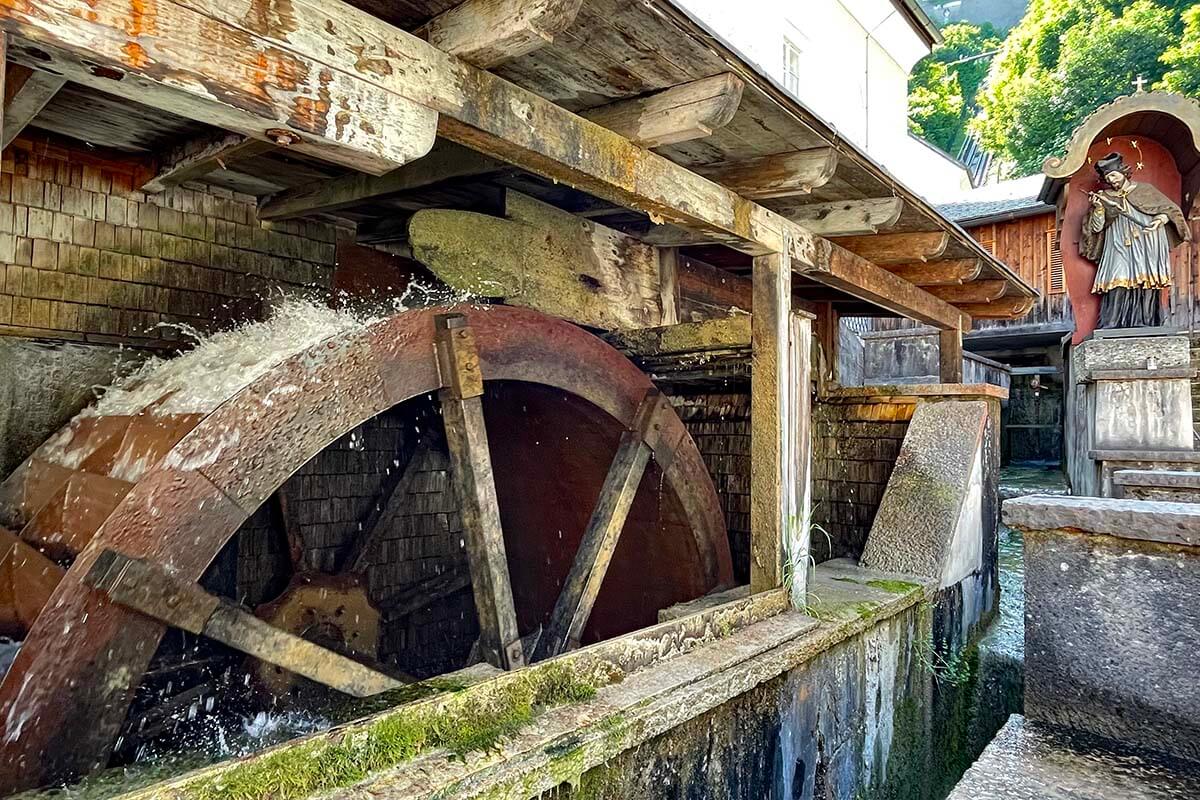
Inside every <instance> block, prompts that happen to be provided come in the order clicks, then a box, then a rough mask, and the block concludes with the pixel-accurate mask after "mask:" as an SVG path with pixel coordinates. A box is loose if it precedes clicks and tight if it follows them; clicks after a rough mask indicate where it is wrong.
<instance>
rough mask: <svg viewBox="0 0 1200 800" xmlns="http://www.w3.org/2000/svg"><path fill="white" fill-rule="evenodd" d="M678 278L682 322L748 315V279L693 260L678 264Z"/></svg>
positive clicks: (749, 305) (749, 290) (749, 295)
mask: <svg viewBox="0 0 1200 800" xmlns="http://www.w3.org/2000/svg"><path fill="white" fill-rule="evenodd" d="M678 279H679V317H680V319H681V320H684V321H688V320H697V319H707V318H715V319H720V318H723V317H728V316H730V315H741V314H749V313H750V310H751V306H752V305H753V303H754V296H753V292H752V289H751V287H750V281H749V280H748V279H746V278H744V277H742V276H741V275H734V274H733V273H732V272H727V271H725V270H723V269H718V268H717V267H713V266H710V265H708V264H704V263H702V262H699V261H695V260H694V259H690V258H688V259H684V260H683V261H681V262H680V265H679V273H678Z"/></svg>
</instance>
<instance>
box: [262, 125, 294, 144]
mask: <svg viewBox="0 0 1200 800" xmlns="http://www.w3.org/2000/svg"><path fill="white" fill-rule="evenodd" d="M267 138H268V139H270V140H271V141H272V142H274V143H275V144H277V145H279V146H280V147H287V146H288V145H292V144H299V142H300V137H299V136H297V135H296V134H294V133H292V132H291V131H288V130H284V129H283V128H272V129H271V130H269V131H267Z"/></svg>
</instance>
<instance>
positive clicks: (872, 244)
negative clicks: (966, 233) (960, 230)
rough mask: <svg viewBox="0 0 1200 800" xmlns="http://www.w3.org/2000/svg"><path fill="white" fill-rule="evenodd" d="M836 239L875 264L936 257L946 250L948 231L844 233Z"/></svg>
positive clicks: (843, 245)
mask: <svg viewBox="0 0 1200 800" xmlns="http://www.w3.org/2000/svg"><path fill="white" fill-rule="evenodd" d="M837 243H838V245H839V246H841V247H844V248H846V249H847V250H849V251H851V252H853V253H858V254H859V255H860V256H862V257H863V258H865V259H867V260H868V261H870V262H872V263H875V264H905V263H911V262H913V261H930V260H932V259H935V258H937V257H938V256H940V255H941V254H942V253H944V252H946V246H947V245H949V244H950V234H948V233H946V232H945V231H930V232H926V231H922V232H920V233H883V234H878V235H876V236H844V237H842V238H839V239H838V240H837Z"/></svg>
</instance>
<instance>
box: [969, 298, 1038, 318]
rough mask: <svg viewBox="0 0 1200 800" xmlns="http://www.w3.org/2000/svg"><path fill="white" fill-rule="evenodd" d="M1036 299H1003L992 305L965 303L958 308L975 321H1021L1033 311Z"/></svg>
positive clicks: (994, 301) (995, 301) (993, 302)
mask: <svg viewBox="0 0 1200 800" xmlns="http://www.w3.org/2000/svg"><path fill="white" fill-rule="evenodd" d="M1035 300H1036V298H1033V297H1001V298H1000V299H999V300H993V301H992V302H990V303H964V304H962V305H960V306H959V307H958V308H959V310H961V311H962V312H963V313H964V314H969V315H970V316H972V317H974V318H975V319H1020V318H1021V317H1023V316H1025V315H1026V314H1028V313H1029V312H1030V311H1031V310H1032V309H1033V304H1034V302H1035Z"/></svg>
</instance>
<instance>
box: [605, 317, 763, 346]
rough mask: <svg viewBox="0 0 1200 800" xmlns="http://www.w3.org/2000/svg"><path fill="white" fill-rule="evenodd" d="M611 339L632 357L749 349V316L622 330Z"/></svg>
mask: <svg viewBox="0 0 1200 800" xmlns="http://www.w3.org/2000/svg"><path fill="white" fill-rule="evenodd" d="M612 340H613V344H614V345H615V346H616V347H617V349H619V350H620V351H621V352H623V353H628V354H630V355H634V356H662V355H673V354H683V353H705V352H709V351H712V350H736V349H741V348H748V347H749V346H750V315H749V314H736V315H734V316H730V317H720V318H717V319H709V320H703V321H700V322H681V323H679V324H677V325H662V326H659V327H654V328H639V329H637V330H629V331H621V332H620V333H617V334H614V335H613V336H612Z"/></svg>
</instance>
